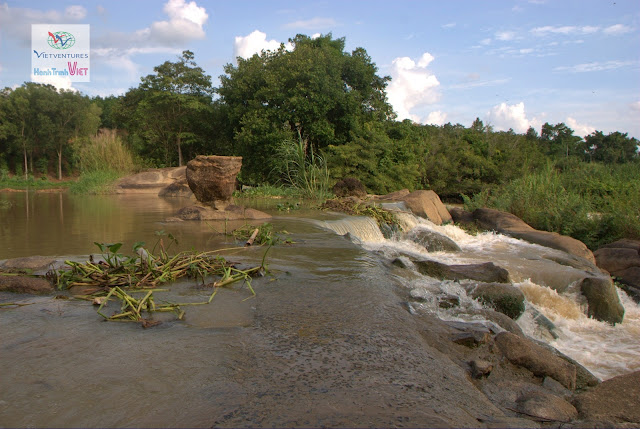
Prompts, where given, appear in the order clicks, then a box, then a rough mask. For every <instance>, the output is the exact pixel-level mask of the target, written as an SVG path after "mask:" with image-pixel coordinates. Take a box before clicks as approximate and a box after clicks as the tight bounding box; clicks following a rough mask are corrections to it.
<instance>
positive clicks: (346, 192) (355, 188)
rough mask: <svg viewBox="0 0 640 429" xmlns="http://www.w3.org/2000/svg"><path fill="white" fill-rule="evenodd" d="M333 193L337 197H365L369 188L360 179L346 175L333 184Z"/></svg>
mask: <svg viewBox="0 0 640 429" xmlns="http://www.w3.org/2000/svg"><path fill="white" fill-rule="evenodd" d="M333 193H334V194H335V196H336V197H358V198H364V197H366V196H367V189H366V188H365V187H364V185H363V184H362V182H361V181H359V180H358V179H355V178H353V177H345V178H344V179H342V180H340V181H339V182H338V183H336V184H335V185H334V186H333Z"/></svg>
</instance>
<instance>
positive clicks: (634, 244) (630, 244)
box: [600, 238, 640, 253]
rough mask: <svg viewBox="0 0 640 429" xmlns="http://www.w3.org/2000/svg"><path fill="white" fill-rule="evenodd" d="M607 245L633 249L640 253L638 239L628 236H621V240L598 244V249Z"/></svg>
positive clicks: (639, 241)
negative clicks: (631, 238) (602, 244)
mask: <svg viewBox="0 0 640 429" xmlns="http://www.w3.org/2000/svg"><path fill="white" fill-rule="evenodd" d="M609 247H613V248H618V249H635V250H636V251H637V252H638V253H640V240H630V239H628V238H623V239H622V240H618V241H614V242H613V243H609V244H605V245H604V246H600V249H602V248H609Z"/></svg>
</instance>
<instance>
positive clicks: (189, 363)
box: [0, 192, 640, 427]
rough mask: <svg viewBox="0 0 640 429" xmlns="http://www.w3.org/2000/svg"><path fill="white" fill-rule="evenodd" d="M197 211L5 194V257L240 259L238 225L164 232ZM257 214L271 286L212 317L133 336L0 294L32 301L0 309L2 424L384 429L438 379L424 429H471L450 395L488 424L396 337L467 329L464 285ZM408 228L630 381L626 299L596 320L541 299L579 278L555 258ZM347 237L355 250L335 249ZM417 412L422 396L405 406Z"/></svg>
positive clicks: (280, 215)
mask: <svg viewBox="0 0 640 429" xmlns="http://www.w3.org/2000/svg"><path fill="white" fill-rule="evenodd" d="M190 203H191V202H190V201H189V200H186V199H162V198H157V197H154V196H147V195H110V196H81V197H80V196H73V195H69V194H66V193H21V192H16V193H0V219H1V222H0V243H1V244H0V260H3V259H8V258H15V257H22V256H32V255H43V256H53V257H55V258H56V259H58V260H64V259H65V258H78V259H83V258H87V257H88V255H89V254H92V253H97V247H96V246H95V244H94V242H122V243H124V246H123V248H122V250H121V251H124V252H125V253H128V250H126V249H131V247H132V246H133V244H134V243H135V242H138V241H145V242H147V243H148V245H152V244H153V243H155V242H156V241H157V240H158V239H159V238H160V237H161V236H159V235H158V234H157V232H158V231H164V233H165V234H168V233H170V234H172V236H173V237H175V238H176V239H177V241H178V244H177V245H176V246H175V247H174V248H173V250H175V251H178V250H188V249H191V248H195V249H198V250H211V249H220V248H229V247H233V246H239V245H241V243H237V242H235V240H233V239H232V238H230V237H229V236H228V235H225V234H223V233H224V231H225V229H226V230H227V231H228V230H230V229H231V228H233V227H234V225H229V224H224V223H217V224H212V223H199V222H180V223H167V222H163V220H164V219H166V218H167V217H169V216H171V215H173V214H174V213H175V212H176V211H177V209H179V208H180V207H183V206H185V205H187V204H190ZM252 204H255V205H256V206H257V207H256V208H259V209H261V210H264V211H267V212H269V213H270V214H272V215H273V216H274V218H273V219H272V221H271V223H272V224H273V225H274V229H275V230H276V231H284V230H286V232H287V233H288V234H287V237H288V238H289V239H291V240H292V241H293V244H290V245H278V246H274V247H273V248H272V249H271V250H270V251H269V253H268V255H267V264H268V266H269V269H270V274H269V275H267V276H266V277H263V278H258V279H255V280H254V282H253V287H254V288H255V290H256V292H257V296H256V297H251V294H250V293H249V291H248V289H247V288H246V287H240V286H237V287H235V288H232V289H229V290H223V291H221V293H219V294H218V295H217V296H216V298H215V299H214V301H213V302H212V304H211V305H210V306H193V307H188V309H187V310H186V311H187V315H186V317H185V320H184V321H175V320H172V319H171V318H168V319H166V320H165V322H164V323H163V324H161V325H160V326H157V327H154V328H152V329H147V330H143V329H141V328H140V327H139V326H138V325H134V324H121V323H105V322H103V321H102V320H101V317H99V316H98V315H97V314H96V313H95V308H93V307H92V306H91V305H90V304H89V303H87V302H85V301H77V300H60V299H53V298H52V297H32V296H24V295H12V294H7V293H0V302H20V303H28V304H30V305H26V306H22V307H18V308H2V309H0V326H2V342H1V344H0V369H1V371H2V375H1V377H2V381H1V383H0V427H14V426H20V427H69V426H86V427H104V426H107V427H115V426H118V427H130V426H154V427H172V426H174V427H175V426H183V427H184V426H193V427H210V426H212V425H221V426H262V425H268V426H273V425H275V426H283V425H284V426H288V425H292V426H318V425H327V426H350V425H357V426H361V425H373V426H390V425H399V423H398V421H396V420H393V419H392V420H385V419H387V418H389V417H388V416H389V415H392V414H393V415H396V417H394V418H397V415H398V413H399V412H400V411H398V410H403V409H404V408H402V407H404V406H405V405H402V404H404V403H405V402H406V401H407V398H406V395H409V394H408V393H406V392H404V391H403V392H404V393H403V395H405V396H403V401H404V402H402V404H400V403H399V402H398V400H397V398H398V393H397V389H401V388H402V389H405V390H406V388H404V387H402V386H406V385H408V384H411V383H412V382H413V381H414V380H416V379H420V378H421V377H426V374H429V377H434V374H436V377H440V374H443V375H442V377H444V379H446V383H445V384H442V386H444V387H442V388H440V387H439V386H440V384H438V383H437V382H434V384H433V386H431V389H432V391H433V392H432V393H430V395H431V396H432V398H431V402H429V403H428V406H429V407H431V408H430V410H431V411H429V410H426V411H425V410H421V411H420V413H421V419H423V420H418V421H419V422H421V423H420V424H419V425H425V426H431V425H433V426H440V425H444V424H451V425H454V426H458V425H462V426H473V425H474V423H473V422H476V424H477V421H476V420H464V418H466V417H457V419H458V420H447V421H441V420H438V419H439V418H440V417H438V416H442V415H450V416H452V415H456V410H455V409H453V408H454V407H455V406H462V405H455V404H453V403H452V400H451V396H450V395H451V394H453V395H455V398H456V399H459V400H460V401H462V402H464V410H465V411H464V413H462V412H461V415H467V414H471V413H473V412H477V413H481V412H484V413H488V414H491V413H492V412H493V411H491V407H490V406H489V405H490V404H489V405H487V404H484V403H483V402H482V399H478V398H476V397H473V398H471V396H472V395H473V393H469V392H468V390H469V389H466V388H464V383H466V381H465V377H464V376H463V375H459V376H458V375H457V372H459V369H455V365H451V366H447V367H446V368H443V367H441V365H445V364H443V363H442V362H440V361H439V360H438V359H435V358H433V357H432V356H427V357H424V356H423V357H422V358H420V359H419V360H416V359H418V358H417V357H416V356H417V353H416V352H415V350H414V348H416V350H417V346H416V345H415V344H416V341H417V340H416V338H414V336H413V335H414V334H413V333H412V331H411V329H409V328H407V330H406V332H402V331H400V333H398V326H402V325H403V324H404V325H406V326H410V325H412V323H414V322H413V321H412V317H413V316H412V315H411V314H410V313H413V314H414V315H420V314H422V315H426V316H427V317H437V318H440V319H444V320H475V317H476V316H470V313H471V312H469V311H467V310H469V309H473V308H477V307H479V306H480V304H478V303H477V302H476V301H473V300H471V299H470V298H468V297H467V296H466V293H465V291H464V288H462V287H461V286H460V284H459V283H456V282H442V281H436V280H434V279H431V278H428V277H424V276H420V275H418V274H416V273H415V272H413V271H411V270H407V269H399V268H397V267H395V266H393V265H392V264H391V263H390V261H391V260H393V259H394V258H397V257H406V255H410V256H411V255H413V256H415V257H420V256H426V252H425V251H424V249H421V248H420V247H419V246H416V245H415V244H414V243H412V242H410V241H408V240H404V239H393V240H387V239H384V238H383V237H382V234H381V233H380V231H379V230H378V229H377V227H376V226H375V225H374V224H372V223H371V222H369V221H368V220H367V219H362V218H347V217H345V216H343V215H338V214H331V213H324V212H318V211H315V210H310V209H304V208H303V209H300V210H292V211H290V212H280V211H278V210H277V208H276V203H274V202H267V203H264V204H259V203H258V202H254V203H252ZM405 222H406V223H407V224H409V226H411V227H413V228H426V229H430V230H433V231H437V232H439V233H442V234H444V235H447V236H448V237H450V238H451V239H453V240H454V241H456V242H457V243H458V245H459V246H460V247H461V249H462V251H461V252H457V253H446V252H432V253H429V254H428V256H429V257H430V258H432V259H437V260H440V261H443V262H477V261H482V262H485V261H492V262H495V263H496V264H498V265H502V266H505V268H507V269H508V270H509V271H510V273H511V276H512V278H513V279H514V282H515V284H516V285H517V286H518V287H520V288H521V289H522V290H523V292H524V293H525V296H526V297H527V300H528V302H527V310H526V312H525V314H524V315H523V316H522V317H521V318H520V319H519V320H518V324H519V325H520V326H521V327H522V329H523V330H524V331H525V332H526V333H527V334H529V335H531V336H533V337H534V338H537V339H539V340H542V341H545V342H548V343H550V344H551V345H553V346H554V347H556V348H558V349H559V350H561V351H562V352H564V353H565V354H567V355H569V356H571V357H572V358H574V359H576V360H577V361H578V362H580V363H582V364H583V365H584V366H585V367H587V368H588V369H589V370H590V371H592V372H593V373H594V374H595V375H596V376H598V377H599V378H600V379H607V378H610V377H613V376H615V375H619V374H624V373H628V372H631V371H634V370H638V369H640V308H639V307H638V305H636V304H635V303H633V302H632V301H631V300H630V299H629V298H628V297H627V296H626V295H625V294H624V293H623V292H620V295H621V299H622V302H623V304H624V306H625V310H626V315H625V320H624V322H623V323H621V324H618V325H616V326H611V325H608V324H606V323H601V322H598V321H595V320H592V319H588V318H586V316H585V315H584V311H585V309H584V303H582V302H581V301H580V297H578V296H577V295H576V293H575V291H573V290H572V289H571V288H570V287H569V288H568V290H567V291H566V292H565V293H563V294H558V293H556V292H554V291H552V290H551V289H549V288H547V287H544V286H542V285H541V283H543V281H544V279H545V278H548V277H545V276H552V277H553V278H554V279H555V280H556V281H560V280H562V279H564V280H562V281H567V282H571V281H573V280H574V278H575V276H576V273H575V272H574V271H572V269H571V268H570V267H566V266H561V265H558V264H555V263H553V262H552V259H554V257H555V256H557V255H556V253H555V252H557V251H554V250H550V249H546V248H542V247H540V246H536V245H531V244H528V243H524V242H521V241H519V240H514V239H511V238H508V237H505V236H501V235H497V234H490V233H487V234H480V235H478V236H471V235H468V234H466V233H465V232H464V231H462V230H461V229H459V228H457V227H455V226H452V225H449V226H435V225H433V224H431V223H430V222H428V221H424V220H420V219H415V218H412V217H407V218H406V219H405ZM336 232H338V233H336ZM345 232H349V233H350V237H351V240H349V239H347V238H345V237H342V236H340V234H343V233H345ZM162 237H163V240H165V244H168V242H169V240H168V237H167V236H166V235H164V236H162ZM354 241H355V242H356V243H357V244H354ZM264 252H265V249H264V248H260V247H252V248H248V249H241V250H238V251H230V252H229V258H231V259H233V260H234V261H238V262H240V263H244V264H247V265H251V264H259V262H260V261H261V259H262V257H263V255H264ZM403 255H404V256H403ZM558 279H560V280H558ZM396 288H405V289H407V290H409V291H411V293H412V294H414V295H416V294H417V295H421V296H425V297H426V298H427V299H426V300H423V302H410V303H408V304H407V305H408V306H409V310H410V312H407V311H406V310H405V309H401V306H399V305H398V295H397V294H395V293H394V289H396ZM209 294H210V290H206V289H203V288H202V287H199V286H197V285H195V284H194V283H193V282H192V281H181V282H178V283H176V284H175V285H173V286H172V287H171V289H170V291H168V292H166V293H165V295H164V296H163V298H164V299H166V300H168V301H174V302H175V301H176V300H177V301H181V302H184V301H185V300H193V301H201V300H203V299H206V297H208V295H209ZM443 294H455V295H457V296H459V297H460V301H461V305H460V307H458V309H442V308H440V307H439V306H438V305H437V298H438V297H439V296H441V295H443ZM536 312H539V313H541V314H543V315H544V316H546V317H547V318H548V320H550V321H551V322H552V323H553V324H554V325H555V329H554V334H555V338H554V337H553V336H550V334H549V332H548V330H545V329H541V328H540V325H539V324H538V323H536V322H535V321H534V318H535V317H536V314H537V313H536ZM394 329H395V330H394ZM421 353H424V350H422V351H421ZM434 356H435V354H434ZM389 365H394V370H393V371H391V372H390V371H389V370H388V368H389ZM439 365H440V366H439ZM309 377H311V379H313V380H315V381H314V382H313V383H312V380H311V379H310V378H309ZM318 380H320V381H318ZM403 380H404V381H403ZM403 383H404V384H403ZM372 386H376V388H375V389H371V388H372ZM379 386H386V387H379ZM438 389H440V390H438ZM410 395H413V393H411V394H410ZM447 395H449V396H447ZM465 395H469V396H470V398H469V400H468V401H467V400H466V399H465V398H466V396H465ZM423 397H424V394H421V396H420V399H418V397H417V396H416V397H415V398H414V400H415V401H418V402H415V403H416V404H417V403H419V401H422V400H424V398H423ZM319 398H320V399H321V400H320V399H319ZM412 398H413V396H412ZM472 399H473V400H472ZM292 401H294V402H295V403H296V406H295V407H292V406H291V402H292ZM465 401H467V402H465ZM248 402H251V403H250V404H248ZM409 402H410V401H409ZM287 404H289V405H287ZM469 404H475V405H469ZM390 407H391V408H393V410H394V411H393V413H391V412H390V411H389V408H390ZM425 407H426V405H425ZM474 407H476V408H477V410H476V409H475V408H474ZM305 410H306V411H305ZM308 410H312V411H308ZM309 413H311V415H310V414H309ZM385 413H386V414H385ZM414 413H415V412H414ZM400 414H401V412H400ZM354 416H356V417H357V416H360V417H361V419H360V420H358V419H357V418H356V417H354ZM354 419H355V420H354ZM412 421H414V422H415V420H412Z"/></svg>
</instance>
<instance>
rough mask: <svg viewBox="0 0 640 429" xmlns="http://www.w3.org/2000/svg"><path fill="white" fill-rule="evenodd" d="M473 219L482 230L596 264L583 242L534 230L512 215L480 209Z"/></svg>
mask: <svg viewBox="0 0 640 429" xmlns="http://www.w3.org/2000/svg"><path fill="white" fill-rule="evenodd" d="M473 217H474V218H475V219H476V222H477V223H478V224H479V225H480V226H481V227H482V228H485V229H489V230H494V231H498V232H500V233H502V234H506V235H509V236H511V237H514V238H518V239H520V240H525V241H528V242H530V243H534V244H539V245H541V246H545V247H551V248H552V249H558V250H562V251H564V252H567V253H569V254H572V255H576V256H579V257H581V258H585V259H586V260H588V261H590V262H593V263H595V258H594V257H593V253H591V250H589V249H588V248H587V246H586V245H585V244H584V243H583V242H581V241H579V240H576V239H575V238H571V237H567V236H565V235H560V234H557V233H555V232H548V231H539V230H537V229H534V228H532V227H531V226H530V225H528V224H527V223H526V222H524V221H523V220H522V219H520V218H519V217H517V216H515V215H513V214H511V213H506V212H502V211H500V210H494V209H488V208H480V209H476V210H475V211H474V212H473Z"/></svg>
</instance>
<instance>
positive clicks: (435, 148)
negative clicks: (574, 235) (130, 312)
mask: <svg viewBox="0 0 640 429" xmlns="http://www.w3.org/2000/svg"><path fill="white" fill-rule="evenodd" d="M290 42H291V45H292V46H293V48H292V49H289V50H288V49H286V48H285V46H284V45H281V47H280V49H278V50H276V51H263V52H261V53H260V54H255V55H253V56H252V57H250V58H246V59H244V58H237V63H236V64H227V65H226V66H225V67H224V74H223V75H222V76H220V85H219V86H218V87H214V86H213V85H212V82H211V77H210V76H208V75H207V74H206V73H205V71H204V70H203V69H202V68H200V67H199V66H198V65H197V64H196V62H195V59H194V55H193V53H192V52H190V51H184V52H183V54H182V56H181V57H179V58H178V59H177V60H176V61H166V62H164V63H163V64H161V65H159V66H157V67H155V68H154V72H153V73H152V74H150V75H148V76H145V77H143V78H142V79H141V82H140V84H139V85H138V86H137V87H135V88H131V89H130V90H129V91H127V92H126V94H124V95H122V96H109V97H93V98H90V97H87V96H85V95H82V94H80V93H78V92H73V91H58V90H56V89H55V88H54V87H52V86H48V85H41V84H36V83H25V84H24V85H22V86H20V87H18V88H15V89H10V88H5V89H4V90H3V91H2V92H1V93H0V171H4V172H5V173H4V174H7V173H8V172H12V173H13V174H14V175H24V176H25V177H26V176H28V175H37V174H39V173H40V174H51V173H52V172H54V173H55V174H56V176H57V177H58V178H62V177H63V175H66V176H72V175H75V174H77V173H79V172H80V170H81V168H82V166H81V163H80V162H79V161H78V157H77V154H78V153H79V152H80V150H81V149H82V147H83V146H86V145H87V144H88V141H89V139H90V137H91V136H95V135H96V133H97V132H98V129H100V128H107V129H112V130H117V131H116V132H117V134H118V135H119V136H120V138H121V139H122V140H123V141H124V143H125V146H126V147H127V148H128V150H130V151H131V152H132V153H133V154H134V155H135V156H136V158H137V159H138V162H139V163H140V164H141V165H142V166H144V167H168V166H178V165H183V164H184V163H185V162H186V161H188V160H189V159H191V158H193V157H195V155H197V154H216V155H239V156H242V157H243V170H242V172H241V177H240V179H241V181H242V182H243V183H248V184H264V183H271V184H277V183H280V182H282V181H283V180H285V179H286V177H284V176H283V169H282V168H281V167H282V164H283V162H286V161H287V160H284V159H282V153H285V152H283V151H282V150H281V148H282V145H283V144H288V142H294V143H296V144H299V146H300V147H301V148H302V150H303V152H304V156H305V157H309V158H311V157H313V156H314V155H316V156H320V155H321V156H322V159H323V160H324V162H326V166H327V169H328V172H329V175H330V178H331V179H332V180H339V179H341V178H344V177H355V178H358V179H360V180H361V181H362V182H363V183H364V184H365V186H366V187H367V188H368V190H369V191H370V192H374V193H385V192H389V191H393V190H397V189H400V188H409V189H433V190H434V191H436V192H437V193H439V194H440V195H441V196H443V197H445V198H452V199H459V198H460V196H461V195H463V194H464V195H473V194H476V193H478V192H481V191H483V190H485V189H487V188H491V187H495V186H499V185H500V184H503V183H507V182H509V181H511V180H513V179H515V178H518V177H521V176H523V175H524V174H527V173H531V172H534V171H536V170H538V169H540V168H542V167H543V166H545V165H546V164H547V163H548V162H550V161H553V162H556V163H558V165H559V168H563V167H562V166H564V167H565V168H566V167H567V166H570V165H571V163H606V164H611V165H614V164H625V163H637V162H638V140H636V139H635V138H631V137H629V136H628V135H627V134H626V133H620V132H613V133H609V134H606V135H605V134H604V133H603V132H601V131H595V132H594V133H592V134H590V135H589V136H586V137H585V138H581V137H579V136H575V135H574V131H573V130H572V129H571V128H569V127H568V126H567V125H565V124H564V123H559V124H555V125H552V124H549V123H546V124H544V125H543V126H542V129H541V130H540V133H538V132H537V131H536V130H534V129H533V128H530V129H529V130H528V131H527V132H526V133H524V134H519V133H515V132H514V131H513V130H509V131H495V130H494V129H493V128H492V127H491V125H490V124H484V123H483V122H482V121H481V120H480V119H476V120H475V121H474V122H473V124H472V125H471V126H470V127H465V126H463V125H460V124H455V125H454V124H451V123H448V124H445V125H443V126H435V125H420V124H415V123H412V122H411V121H409V120H405V121H402V122H399V121H396V120H395V115H394V112H393V109H392V107H391V106H390V105H389V103H388V101H387V97H386V87H387V84H388V82H389V81H390V78H389V77H386V76H380V75H379V73H378V69H377V67H376V65H375V63H374V62H373V61H372V60H371V57H369V55H368V54H367V52H366V50H365V49H363V48H357V49H355V50H353V51H351V52H347V51H346V50H345V40H344V38H333V36H332V35H331V34H328V35H324V36H320V37H317V38H310V37H308V36H304V35H297V36H296V37H295V38H293V39H290Z"/></svg>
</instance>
